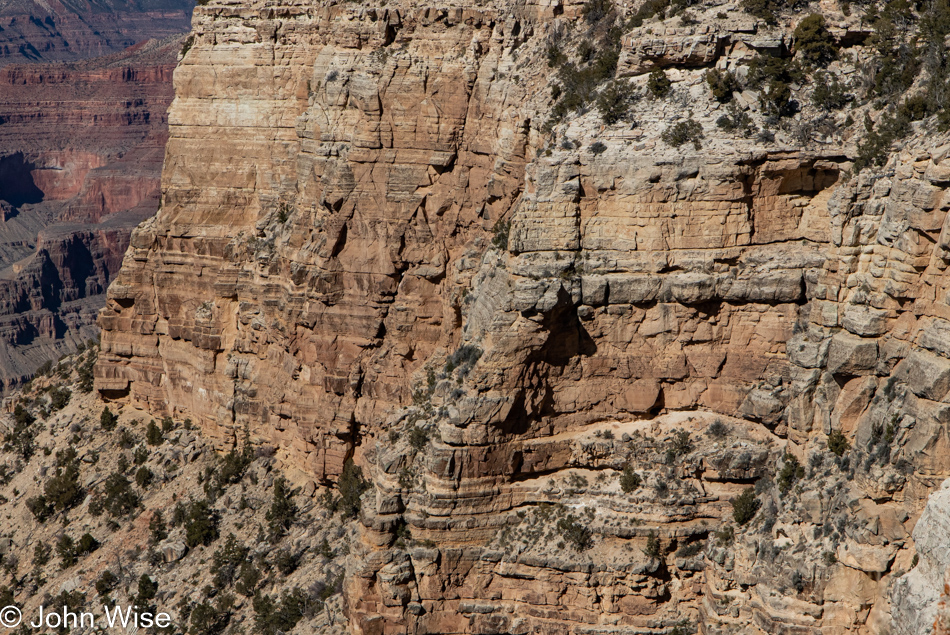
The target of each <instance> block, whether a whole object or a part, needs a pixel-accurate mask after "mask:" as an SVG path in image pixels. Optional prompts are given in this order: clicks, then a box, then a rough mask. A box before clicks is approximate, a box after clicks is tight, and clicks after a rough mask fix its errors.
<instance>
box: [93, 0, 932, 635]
mask: <svg viewBox="0 0 950 635" xmlns="http://www.w3.org/2000/svg"><path fill="white" fill-rule="evenodd" d="M590 6H591V4H590V3H588V5H581V4H561V3H556V2H552V3H547V4H531V3H522V2H518V3H508V4H503V3H493V4H486V5H484V6H481V7H471V6H466V7H462V6H457V7H454V6H451V5H446V6H438V7H436V6H427V5H393V4H387V5H386V6H383V7H376V8H367V7H358V6H355V5H351V4H343V5H336V4H327V5H322V4H318V3H292V2H281V3H253V2H244V3H240V4H236V3H229V4H226V3H223V2H222V3H215V2H212V3H209V4H208V5H206V6H200V7H198V8H197V9H196V14H195V19H194V26H193V30H192V34H191V39H190V40H189V42H191V43H192V45H191V47H190V49H189V50H188V52H187V54H186V55H185V56H184V58H183V59H182V61H181V63H180V64H179V66H178V68H177V69H176V71H175V80H174V82H175V101H174V103H173V105H172V107H171V110H170V112H169V124H170V138H169V142H168V145H167V149H166V154H165V167H164V171H163V174H162V201H161V209H160V210H159V213H158V214H157V215H156V216H155V217H154V218H152V219H150V220H148V221H147V222H145V223H143V224H142V225H141V226H140V227H139V228H138V229H137V230H136V231H135V232H134V233H133V235H132V238H131V246H130V248H129V250H128V252H127V254H126V256H125V260H124V262H123V265H122V270H121V272H120V274H119V276H118V277H117V279H116V280H115V282H114V283H113V284H112V285H111V286H110V288H109V294H108V302H107V306H106V308H105V309H104V310H103V312H102V313H101V315H100V318H99V324H100V326H101V328H102V350H101V353H100V357H99V363H98V365H97V367H96V386H97V388H98V390H99V392H100V394H101V395H102V396H103V397H105V398H107V399H114V400H122V401H131V402H134V403H135V404H137V405H140V406H144V407H146V408H149V409H151V410H152V411H153V412H156V413H167V414H170V415H174V416H187V417H190V418H192V419H193V420H194V421H195V422H196V423H198V424H200V425H201V427H202V428H203V430H204V431H206V432H207V433H208V434H210V435H211V436H212V437H213V438H216V439H217V442H218V444H219V446H220V447H230V445H231V444H232V443H233V442H234V440H235V439H236V438H238V437H239V435H241V434H242V430H244V429H247V430H249V432H250V434H251V436H252V438H253V439H254V440H255V442H257V443H261V444H269V445H275V446H277V447H279V448H280V450H279V457H280V459H281V460H282V461H283V462H284V463H285V464H287V465H290V466H292V467H293V468H295V469H296V470H298V471H299V472H300V473H302V474H303V475H305V478H309V479H313V481H315V482H316V483H319V484H322V485H329V484H331V483H333V482H335V481H336V480H337V479H338V478H339V476H340V475H341V473H342V472H343V469H344V465H345V463H346V461H347V460H348V459H351V458H352V459H353V460H354V462H355V463H356V464H357V465H359V466H361V467H362V469H363V473H364V475H365V476H366V477H367V478H368V479H369V481H370V482H371V483H372V485H373V488H372V489H371V490H370V492H369V493H367V494H366V495H364V497H363V509H362V512H361V515H360V518H359V523H360V526H361V544H360V546H359V548H358V549H355V550H354V551H353V552H352V553H351V554H350V556H349V558H348V565H347V566H348V574H347V578H346V583H345V591H344V596H345V602H346V615H347V619H348V621H349V629H350V631H351V632H353V633H360V634H366V635H370V634H382V633H485V634H487V633H519V634H520V633H664V632H666V633H669V632H686V630H688V629H689V628H692V627H693V626H700V627H701V628H702V629H703V632H705V633H736V632H761V633H793V632H794V633H877V632H883V631H884V629H891V630H892V632H908V633H910V632H914V633H918V632H926V631H927V630H928V629H929V624H927V623H924V622H923V621H921V620H916V619H915V620H907V619H903V618H902V617H901V616H904V615H908V614H915V615H920V614H921V613H922V611H925V610H927V611H930V610H931V609H930V606H931V605H932V604H935V603H936V602H937V599H938V593H937V589H939V587H940V580H942V575H943V573H942V571H940V567H942V566H946V562H944V561H943V560H941V559H940V558H939V557H936V556H935V557H933V558H930V556H931V555H932V552H933V550H932V549H930V550H929V551H926V552H925V550H924V549H921V552H922V553H921V554H920V555H918V544H920V545H923V544H930V543H928V541H936V542H935V543H934V544H936V543H939V541H940V540H941V536H940V533H939V531H937V533H931V534H929V535H918V533H917V532H916V531H915V524H916V523H917V520H918V518H921V513H922V512H923V510H924V507H925V505H926V503H927V499H928V496H929V495H930V493H931V492H932V491H934V490H935V489H936V488H937V487H938V486H939V485H940V483H941V482H942V481H943V480H944V479H946V478H947V477H950V461H948V459H947V457H948V448H947V443H948V441H947V439H948V437H947V431H946V426H947V423H948V421H950V419H948V415H950V410H948V405H947V400H948V392H950V309H948V308H947V298H946V285H947V282H948V280H950V279H948V277H947V275H946V273H945V271H946V268H947V265H948V263H950V235H948V234H947V232H948V231H950V230H948V229H946V225H947V222H948V221H947V211H948V209H950V198H948V197H947V196H946V191H947V189H946V188H947V186H948V184H950V171H948V167H950V138H948V137H947V136H946V135H938V134H931V133H929V132H927V130H926V129H925V128H923V127H922V126H923V124H917V125H918V126H919V127H918V128H917V129H916V133H915V136H912V137H911V138H910V140H909V141H908V142H907V143H906V144H905V146H904V148H903V149H902V150H901V151H900V152H895V153H894V154H893V155H892V156H890V158H889V159H888V161H887V162H886V165H885V166H884V167H882V168H872V169H866V170H862V171H860V172H859V171H857V170H852V168H853V159H854V157H855V141H856V137H855V134H856V132H855V130H856V128H855V127H854V126H852V123H853V122H854V121H860V120H861V119H862V118H863V116H864V113H865V112H869V107H864V110H861V109H859V108H855V109H854V111H853V112H850V113H848V112H838V113H833V114H831V115H830V116H829V117H830V124H829V121H827V120H826V121H825V124H826V125H825V128H824V131H823V132H820V133H819V132H813V133H803V132H802V131H801V129H800V128H799V129H795V128H793V127H786V128H782V129H781V130H779V131H777V133H776V134H775V135H772V136H771V137H770V136H769V135H767V134H760V135H759V136H755V135H746V134H742V133H741V131H740V130H734V129H735V126H733V130H734V131H733V132H727V131H726V130H725V128H726V127H725V126H724V125H718V126H717V124H716V122H717V120H721V118H722V117H724V116H727V115H728V116H729V117H738V115H736V114H735V113H734V112H733V111H729V110H727V109H726V107H725V106H723V105H721V104H720V103H719V102H718V101H717V100H716V99H714V98H713V96H711V95H710V92H709V86H708V85H707V81H706V79H705V78H706V72H707V71H708V70H709V69H713V68H716V69H720V70H722V71H726V70H735V69H741V68H742V67H744V66H747V65H748V62H749V61H750V60H751V59H753V58H754V57H755V56H756V55H758V54H763V53H770V52H776V51H783V50H784V51H786V53H787V45H788V42H789V41H790V33H791V29H792V27H793V26H794V24H792V23H783V24H780V25H779V26H773V27H769V26H768V25H766V24H765V23H764V22H762V21H760V20H755V19H752V18H750V17H749V16H747V15H745V14H743V13H741V12H739V11H738V10H736V9H735V8H733V7H731V6H725V5H723V6H717V7H712V8H708V9H703V10H702V11H703V12H705V14H702V15H699V16H698V17H699V25H696V24H690V23H689V22H688V21H687V20H686V19H684V18H682V17H679V16H678V17H673V18H669V19H667V20H665V21H664V20H662V19H660V18H655V19H653V20H651V21H649V22H646V23H644V24H643V25H640V26H636V27H631V28H628V29H626V31H625V33H624V34H623V36H622V38H620V39H619V57H618V58H616V59H615V68H614V69H613V70H612V78H613V79H614V80H615V81H622V82H624V84H623V86H625V87H626V88H627V89H628V90H629V91H630V92H632V93H636V94H640V95H641V97H640V99H639V101H635V103H632V105H631V111H630V116H629V117H628V118H626V119H622V120H621V121H620V122H617V123H612V124H607V123H605V122H604V121H603V117H602V116H601V115H600V114H598V112H596V111H588V110H587V109H586V108H582V109H581V110H580V111H576V112H574V113H572V114H570V115H569V116H567V117H566V118H562V119H557V118H552V116H551V115H552V111H553V110H554V101H553V100H552V87H553V86H555V85H558V86H560V84H561V83H564V82H563V75H559V74H558V73H559V71H558V68H557V65H556V63H555V61H554V60H555V59H556V55H554V53H553V51H554V50H555V48H554V47H555V46H557V47H563V48H564V50H573V48H572V47H574V48H577V47H578V43H579V41H580V40H581V38H582V37H585V36H586V37H590V38H592V39H595V40H596V38H597V37H599V35H598V33H597V29H598V28H599V27H598V25H597V22H596V20H595V19H594V18H592V17H591V9H590ZM585 7H586V8H585ZM829 15H830V17H829V21H830V26H831V28H832V32H833V33H834V34H835V37H836V38H837V41H838V42H840V43H842V45H843V46H845V48H846V53H847V60H848V61H844V58H845V55H842V61H839V62H835V63H834V64H833V66H832V69H833V70H834V71H835V72H838V73H842V74H849V73H853V72H854V69H855V68H856V67H858V66H860V64H861V63H862V60H867V59H868V57H869V56H870V52H869V50H868V49H867V47H865V46H864V45H863V44H862V42H863V41H864V38H865V37H866V36H867V33H866V32H862V28H861V26H860V24H859V20H858V18H857V17H851V18H849V17H846V16H845V15H844V14H842V13H835V12H830V14H829ZM601 35H602V34H601ZM572 55H573V54H572ZM549 60H551V63H550V64H549ZM657 68H666V69H667V76H668V78H669V79H670V80H671V82H672V86H671V89H670V90H671V93H670V94H669V95H667V96H666V97H663V98H656V97H650V96H649V93H650V92H651V91H650V90H645V89H646V88H647V87H648V86H649V82H650V81H651V78H650V73H651V72H652V71H653V70H655V69H657ZM796 90H799V89H798V88H796ZM810 90H812V88H810V87H809V88H806V89H804V91H805V92H802V93H801V99H802V100H803V102H804V103H805V106H804V109H805V112H806V114H807V111H808V109H809V108H811V107H810V106H809V105H807V101H805V98H806V97H807V95H808V93H807V91H810ZM757 97H758V95H757V94H756V93H754V92H753V91H751V90H747V91H744V92H741V93H739V92H738V91H737V95H736V97H735V102H734V104H736V105H737V108H738V109H739V110H738V112H739V114H743V113H744V116H745V117H746V118H747V123H746V124H744V125H762V126H763V127H765V125H766V124H765V122H766V120H767V119H768V118H767V113H766V112H764V110H765V106H764V105H763V104H760V103H759V101H758V99H757ZM875 116H877V115H875ZM846 117H847V118H849V119H850V120H851V123H846V122H845V120H846ZM690 121H692V122H695V124H696V125H699V126H700V130H701V131H702V133H703V135H697V134H695V133H694V134H693V135H692V138H693V141H694V143H685V144H676V143H675V140H673V141H671V139H672V137H670V136H669V135H668V133H669V131H670V129H671V128H672V127H673V126H674V125H675V124H676V123H678V122H683V123H684V124H685V123H686V122H690ZM687 128H688V126H687ZM664 133H666V134H664ZM753 484H756V486H755V489H754V490H750V489H748V488H750V486H751V485H753ZM313 490H314V488H313V487H311V488H310V491H313ZM747 491H748V492H749V494H747V495H746V498H745V501H746V503H747V504H746V507H745V512H748V513H743V509H742V506H741V505H742V504H741V502H739V501H741V500H742V499H740V495H742V494H743V493H744V492H747ZM750 496H754V497H755V498H753V499H750V498H749V497H750ZM753 501H754V502H753ZM730 503H732V504H730ZM926 517H927V518H929V520H928V522H929V523H930V526H932V527H933V526H940V525H939V514H937V513H936V512H932V513H930V514H929V515H927V516H926ZM750 518H751V520H750ZM934 519H938V521H935V520H934ZM922 522H923V521H922ZM934 523H936V524H934ZM921 531H925V530H921ZM927 558H930V559H929V560H927ZM921 560H926V562H927V567H928V568H926V569H921V570H920V571H918V572H917V573H913V574H910V575H905V574H906V572H907V571H909V570H911V569H912V568H914V567H915V566H917V565H918V562H920V561H921ZM915 571H916V570H915ZM911 575H913V576H917V577H918V578H919V577H920V576H928V580H927V582H926V585H925V586H928V589H929V590H927V591H926V592H920V593H918V592H916V591H915V590H914V589H916V588H918V587H919V586H920V585H919V584H917V583H915V578H913V577H911ZM933 576H938V578H937V579H936V580H933V579H931V578H932V577H933ZM915 584H917V586H915ZM676 629H682V630H679V631H677V630H676Z"/></svg>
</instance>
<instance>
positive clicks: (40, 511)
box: [26, 495, 53, 523]
mask: <svg viewBox="0 0 950 635" xmlns="http://www.w3.org/2000/svg"><path fill="white" fill-rule="evenodd" d="M26 508H27V509H28V510H30V513H31V514H33V517H34V518H35V519H36V521H37V522H39V523H45V522H46V521H47V520H49V518H50V516H52V515H53V506H52V505H50V504H49V503H48V502H46V497H45V496H42V495H40V496H31V497H30V498H28V499H26Z"/></svg>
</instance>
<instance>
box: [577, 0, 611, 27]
mask: <svg viewBox="0 0 950 635" xmlns="http://www.w3.org/2000/svg"><path fill="white" fill-rule="evenodd" d="M615 14H616V8H615V7H614V3H613V0H587V2H585V3H584V6H582V7H581V15H582V16H584V20H585V21H586V22H587V23H588V24H596V23H598V22H600V21H602V20H604V19H605V18H608V17H613V16H614V15H615Z"/></svg>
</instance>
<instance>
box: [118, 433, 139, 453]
mask: <svg viewBox="0 0 950 635" xmlns="http://www.w3.org/2000/svg"><path fill="white" fill-rule="evenodd" d="M118 443H119V447H120V448H122V449H124V450H128V449H129V448H131V447H132V446H134V445H135V443H136V441H135V437H134V436H133V435H132V433H131V432H129V430H128V429H127V428H120V429H119V435H118Z"/></svg>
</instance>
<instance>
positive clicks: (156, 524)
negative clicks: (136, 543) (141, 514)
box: [148, 510, 168, 544]
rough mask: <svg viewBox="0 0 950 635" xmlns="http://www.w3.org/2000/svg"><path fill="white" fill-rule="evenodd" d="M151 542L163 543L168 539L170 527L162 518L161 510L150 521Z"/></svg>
mask: <svg viewBox="0 0 950 635" xmlns="http://www.w3.org/2000/svg"><path fill="white" fill-rule="evenodd" d="M148 533H149V541H150V542H151V543H152V544H155V543H158V542H161V541H163V540H165V539H166V538H168V526H167V525H166V524H165V519H164V517H163V516H162V511H161V510H155V513H154V514H152V519H151V520H149V521H148Z"/></svg>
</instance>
